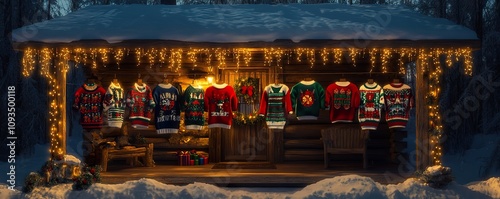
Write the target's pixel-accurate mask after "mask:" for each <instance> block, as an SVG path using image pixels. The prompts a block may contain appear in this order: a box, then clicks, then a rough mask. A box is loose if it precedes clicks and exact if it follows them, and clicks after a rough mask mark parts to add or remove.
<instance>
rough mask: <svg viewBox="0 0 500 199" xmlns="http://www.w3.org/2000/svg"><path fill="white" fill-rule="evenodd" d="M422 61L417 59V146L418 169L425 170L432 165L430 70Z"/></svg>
mask: <svg viewBox="0 0 500 199" xmlns="http://www.w3.org/2000/svg"><path fill="white" fill-rule="evenodd" d="M422 61H425V60H417V69H416V73H417V74H416V75H417V77H416V88H415V104H416V106H415V107H416V121H415V126H416V146H417V149H416V150H417V153H416V154H417V160H416V164H417V165H416V167H417V170H424V169H425V168H427V166H429V165H431V161H430V156H431V150H430V140H429V139H430V136H429V132H428V131H429V110H428V108H427V102H426V101H427V100H426V95H427V93H428V91H429V85H428V84H429V74H428V73H429V71H426V70H425V72H424V68H423V65H422V63H421V62H422Z"/></svg>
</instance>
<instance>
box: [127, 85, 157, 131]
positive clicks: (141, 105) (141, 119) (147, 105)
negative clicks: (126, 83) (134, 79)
mask: <svg viewBox="0 0 500 199" xmlns="http://www.w3.org/2000/svg"><path fill="white" fill-rule="evenodd" d="M126 101H127V106H128V107H129V108H130V115H129V119H130V123H131V124H132V127H134V128H148V126H149V121H150V120H151V112H152V110H153V108H154V106H155V102H154V101H153V95H152V91H151V88H149V86H148V85H146V84H144V83H143V84H142V85H139V84H137V83H135V84H134V86H132V89H130V91H129V92H128V93H127V99H126Z"/></svg>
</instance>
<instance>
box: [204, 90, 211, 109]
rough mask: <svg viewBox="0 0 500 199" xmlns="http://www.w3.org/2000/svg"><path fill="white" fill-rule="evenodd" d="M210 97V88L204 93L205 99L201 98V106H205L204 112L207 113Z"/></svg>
mask: <svg viewBox="0 0 500 199" xmlns="http://www.w3.org/2000/svg"><path fill="white" fill-rule="evenodd" d="M211 95H212V87H208V88H207V90H206V91H205V97H204V98H203V102H204V103H203V104H204V106H205V112H209V108H210V107H209V103H210V99H209V98H210V96H211Z"/></svg>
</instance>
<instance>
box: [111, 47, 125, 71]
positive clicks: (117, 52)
mask: <svg viewBox="0 0 500 199" xmlns="http://www.w3.org/2000/svg"><path fill="white" fill-rule="evenodd" d="M113 52H114V54H115V56H114V57H115V61H116V65H117V66H118V69H120V63H121V61H122V59H123V49H121V48H118V49H116V50H115V51H113Z"/></svg>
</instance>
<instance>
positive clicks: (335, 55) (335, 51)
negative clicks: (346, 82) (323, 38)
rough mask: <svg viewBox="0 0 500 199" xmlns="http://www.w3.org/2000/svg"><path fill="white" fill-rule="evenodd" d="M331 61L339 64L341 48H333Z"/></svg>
mask: <svg viewBox="0 0 500 199" xmlns="http://www.w3.org/2000/svg"><path fill="white" fill-rule="evenodd" d="M333 60H334V61H333V63H336V64H340V63H342V49H340V48H335V49H333Z"/></svg>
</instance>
